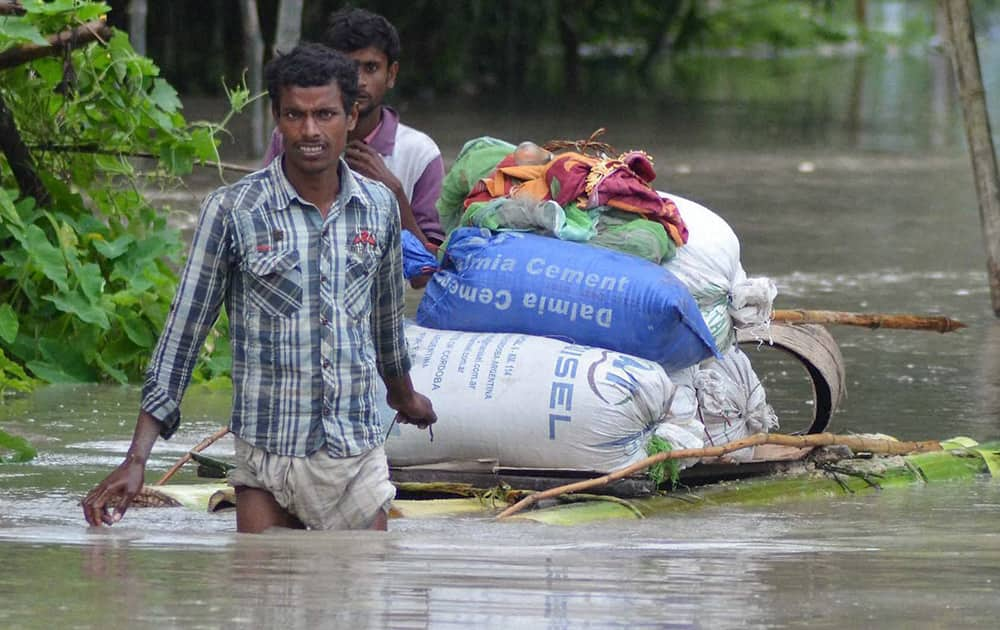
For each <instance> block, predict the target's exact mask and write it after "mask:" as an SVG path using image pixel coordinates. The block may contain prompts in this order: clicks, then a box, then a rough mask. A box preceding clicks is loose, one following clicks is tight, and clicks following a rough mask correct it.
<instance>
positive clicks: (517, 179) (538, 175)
mask: <svg viewBox="0 0 1000 630" xmlns="http://www.w3.org/2000/svg"><path fill="white" fill-rule="evenodd" d="M655 176H656V175H655V171H654V170H653V164H652V159H651V158H650V157H649V156H648V155H647V154H645V153H644V152H642V151H630V152H626V153H623V154H621V155H620V156H619V157H617V158H595V157H591V156H588V155H583V154H580V153H572V152H568V153H562V154H559V155H557V156H553V155H552V154H550V153H549V152H547V151H545V150H543V149H541V148H539V147H538V146H537V145H534V143H531V142H525V143H522V144H521V145H520V146H518V147H514V145H512V144H510V143H506V142H504V141H502V140H497V139H496V138H490V137H488V136H485V137H482V138H476V139H474V140H470V141H468V142H466V143H465V145H464V146H463V147H462V150H461V152H460V153H459V155H458V158H456V160H455V163H454V165H453V166H452V168H451V169H450V170H449V171H448V174H447V175H446V176H445V179H444V182H443V183H442V191H441V197H440V199H439V200H438V204H437V209H438V213H439V214H440V216H441V222H442V225H443V226H444V228H445V231H446V232H447V231H450V230H452V229H454V228H456V227H459V226H477V227H484V228H488V229H490V230H494V231H497V230H521V231H532V232H535V233H538V234H544V235H547V236H554V237H556V238H559V239H562V240H568V241H577V242H588V243H590V244H592V245H598V246H601V247H606V248H609V249H615V250H618V251H622V252H626V253H629V254H633V255H635V256H639V257H642V258H645V259H647V260H650V261H652V262H655V263H660V262H663V261H665V260H668V259H670V258H671V257H673V255H674V252H675V251H676V248H677V247H679V246H680V245H683V243H684V241H685V240H686V238H687V235H686V229H685V227H684V223H683V220H682V219H681V218H680V216H679V214H678V212H677V209H676V207H675V206H674V204H673V202H671V201H670V199H669V198H664V197H663V196H661V195H658V194H657V193H656V191H655V190H654V189H653V188H652V187H651V186H650V183H651V182H652V181H653V179H654V178H655Z"/></svg>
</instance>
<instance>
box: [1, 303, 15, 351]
mask: <svg viewBox="0 0 1000 630" xmlns="http://www.w3.org/2000/svg"><path fill="white" fill-rule="evenodd" d="M17 328H18V322H17V313H15V312H14V309H13V308H11V306H10V304H3V305H2V306H0V339H3V340H4V341H6V342H7V343H14V340H15V339H17Z"/></svg>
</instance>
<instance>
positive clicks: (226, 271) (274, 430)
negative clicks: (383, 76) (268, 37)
mask: <svg viewBox="0 0 1000 630" xmlns="http://www.w3.org/2000/svg"><path fill="white" fill-rule="evenodd" d="M266 80H267V89H268V95H269V96H270V99H271V111H272V113H273V115H274V118H275V122H276V124H277V126H278V129H279V131H280V132H281V134H282V136H283V137H284V153H283V154H282V155H281V157H280V159H275V160H274V161H273V162H271V164H270V165H269V166H268V167H267V168H266V169H264V170H261V171H258V172H256V173H254V174H252V175H249V176H247V177H245V178H243V179H241V180H240V181H239V182H237V183H235V184H233V185H231V186H226V187H223V188H220V189H219V190H217V191H215V192H214V193H212V194H210V195H209V196H208V197H207V198H206V200H205V202H204V203H203V204H202V208H201V214H200V217H199V220H198V226H197V228H196V231H195V234H194V238H193V241H192V245H191V251H190V254H189V256H188V259H187V263H186V265H185V268H184V271H183V273H182V275H181V281H180V285H179V286H178V289H177V294H176V295H175V297H174V301H173V304H172V305H171V308H170V314H169V316H168V318H167V322H166V325H165V328H164V331H163V333H162V335H161V337H160V340H159V342H158V344H157V346H156V349H155V350H154V352H153V357H152V361H151V363H150V367H149V368H148V370H147V372H146V382H145V386H144V388H143V394H142V403H141V411H140V413H139V419H138V421H137V423H136V429H135V433H134V435H133V437H132V443H131V445H130V447H129V449H128V453H127V454H126V456H125V461H123V462H122V463H121V464H120V465H119V466H118V468H116V469H115V470H114V471H112V472H111V474H110V475H108V477H107V478H106V479H104V481H102V482H101V483H100V484H98V485H97V486H96V487H95V488H94V489H93V490H92V491H91V492H90V493H89V494H88V495H87V496H86V498H85V499H84V500H83V512H84V516H85V517H86V519H87V522H88V523H90V524H91V525H101V524H102V523H103V524H105V525H111V524H113V523H115V522H117V521H119V520H120V519H121V517H122V516H123V515H124V514H125V511H126V510H127V509H128V507H129V505H130V503H131V502H132V500H133V499H134V498H135V496H136V495H137V494H138V493H139V491H140V490H141V489H142V485H143V477H144V474H145V469H146V460H147V458H148V456H149V453H150V451H151V450H152V447H153V444H154V442H155V441H156V437H157V436H158V435H162V436H163V437H164V438H165V439H166V438H169V437H170V436H171V435H172V434H173V433H174V432H175V431H176V430H177V426H178V424H179V422H180V402H181V398H182V396H183V394H184V390H185V388H186V387H187V385H188V382H189V381H190V377H191V370H192V368H193V366H194V363H195V360H196V359H197V356H198V352H199V350H200V349H201V347H202V344H203V343H204V340H205V336H206V335H207V334H208V332H209V331H210V330H211V328H212V325H213V324H214V323H215V321H216V319H217V317H218V315H219V311H220V308H221V307H222V306H223V304H224V305H225V307H226V312H227V313H228V314H229V321H230V336H231V338H232V347H233V370H232V375H233V411H232V419H231V422H230V428H231V429H232V432H233V434H234V436H235V438H236V460H237V467H236V468H235V469H234V470H233V471H232V472H231V473H230V484H232V485H233V486H234V487H235V488H236V496H237V507H236V525H237V529H238V531H240V532H260V531H263V530H265V529H267V528H269V527H273V526H280V527H293V528H304V527H307V528H311V529H344V528H353V529H360V528H372V529H385V527H386V520H387V516H388V509H389V505H390V502H391V500H392V498H393V497H394V495H395V489H394V488H393V486H392V484H391V483H390V482H389V471H388V466H387V463H386V456H385V450H384V448H383V444H382V443H383V440H384V436H383V428H382V422H381V421H380V418H379V414H378V411H377V404H376V400H375V395H376V394H375V392H376V379H377V378H379V377H381V378H382V380H383V381H384V382H385V384H386V387H387V388H388V396H387V400H388V402H389V405H390V406H391V407H392V408H393V409H395V410H396V411H397V415H396V421H397V422H402V423H409V424H415V425H417V426H419V427H421V428H424V427H427V426H429V425H431V424H433V423H434V422H435V421H436V420H437V416H436V415H435V413H434V409H433V407H432V405H431V402H430V400H428V399H427V398H426V397H425V396H423V395H422V394H419V393H418V392H416V391H415V390H414V389H413V385H412V383H411V382H410V376H409V369H410V361H409V357H408V355H407V347H406V339H405V337H404V335H403V289H404V287H403V273H402V260H401V248H400V219H399V211H398V208H397V205H396V199H395V197H394V195H393V194H392V193H391V192H390V191H389V190H388V189H387V188H386V187H385V186H384V185H382V184H380V183H378V182H375V181H373V180H370V179H368V178H365V177H363V176H360V175H358V174H356V173H354V172H352V171H351V169H350V168H349V167H348V166H347V163H346V162H345V161H344V160H343V158H342V154H343V152H344V147H345V145H346V143H347V134H348V132H350V131H351V130H352V129H353V128H354V126H355V124H356V122H357V119H358V109H357V105H356V104H355V99H356V96H357V93H358V70H357V66H356V65H355V63H354V62H353V61H351V60H350V59H349V58H347V57H346V56H344V55H343V54H341V53H338V52H334V51H333V50H331V49H329V48H327V47H325V46H320V45H318V44H303V45H300V46H298V47H296V48H295V49H294V50H292V51H291V52H290V53H288V54H287V55H284V56H280V57H277V58H275V59H274V60H273V61H271V62H270V63H269V64H268V67H267V68H266ZM113 506H115V507H113Z"/></svg>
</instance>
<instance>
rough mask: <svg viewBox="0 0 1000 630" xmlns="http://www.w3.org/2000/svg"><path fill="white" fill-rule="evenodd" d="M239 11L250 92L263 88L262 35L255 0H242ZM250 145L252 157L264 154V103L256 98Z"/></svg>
mask: <svg viewBox="0 0 1000 630" xmlns="http://www.w3.org/2000/svg"><path fill="white" fill-rule="evenodd" d="M240 12H241V13H242V16H243V54H244V55H245V56H244V63H245V64H246V69H247V88H249V90H250V93H251V94H259V93H260V92H261V91H262V90H263V84H264V80H263V63H264V37H263V35H261V32H260V19H259V17H258V15H257V0H242V1H241V2H240ZM249 107H250V147H249V151H250V153H251V154H252V156H253V157H258V158H259V157H262V156H263V154H264V104H263V103H262V102H261V100H260V99H257V100H256V101H254V102H253V103H251V104H250V106H249Z"/></svg>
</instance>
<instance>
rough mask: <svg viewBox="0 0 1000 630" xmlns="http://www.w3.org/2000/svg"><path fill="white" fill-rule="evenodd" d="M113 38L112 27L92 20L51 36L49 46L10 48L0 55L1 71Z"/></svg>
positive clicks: (25, 45)
mask: <svg viewBox="0 0 1000 630" xmlns="http://www.w3.org/2000/svg"><path fill="white" fill-rule="evenodd" d="M110 37H111V27H110V26H108V25H107V24H106V23H105V22H104V21H103V20H91V21H90V22H87V23H86V24H82V25H80V26H77V27H76V28H71V29H67V30H65V31H62V32H61V33H57V34H55V35H49V37H48V40H49V45H48V46H39V45H37V44H23V45H21V46H15V47H14V48H8V49H7V50H5V51H3V52H2V53H0V70H5V69H7V68H13V67H15V66H19V65H21V64H22V63H27V62H29V61H33V60H35V59H40V58H42V57H51V56H54V55H61V54H62V53H63V52H64V51H65V50H67V49H73V48H80V47H81V46H85V45H86V44H89V43H90V42H93V41H102V42H103V41H104V40H106V39H108V38H110Z"/></svg>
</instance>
